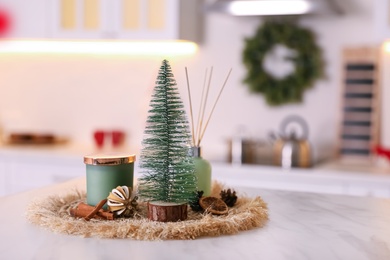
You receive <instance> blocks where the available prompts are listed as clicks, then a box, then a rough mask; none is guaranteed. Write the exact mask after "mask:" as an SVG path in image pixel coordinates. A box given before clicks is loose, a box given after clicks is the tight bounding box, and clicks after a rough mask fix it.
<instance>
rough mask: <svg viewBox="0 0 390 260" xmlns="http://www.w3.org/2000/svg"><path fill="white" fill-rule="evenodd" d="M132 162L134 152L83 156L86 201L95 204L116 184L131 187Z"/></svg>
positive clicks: (133, 160)
mask: <svg viewBox="0 0 390 260" xmlns="http://www.w3.org/2000/svg"><path fill="white" fill-rule="evenodd" d="M134 162H135V155H134V154H116V155H104V154H102V155H89V156H85V157H84V163H85V164H86V171H87V203H88V204H89V205H91V206H95V205H97V204H98V203H99V202H100V201H101V200H103V199H106V198H107V197H108V195H109V193H110V192H111V190H112V189H114V188H116V187H117V186H128V187H133V176H134Z"/></svg>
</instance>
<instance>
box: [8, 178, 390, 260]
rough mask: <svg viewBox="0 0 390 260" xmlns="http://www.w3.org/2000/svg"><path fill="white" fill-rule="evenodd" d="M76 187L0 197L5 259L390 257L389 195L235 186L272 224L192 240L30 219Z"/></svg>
mask: <svg viewBox="0 0 390 260" xmlns="http://www.w3.org/2000/svg"><path fill="white" fill-rule="evenodd" d="M237 176H239V175H237ZM230 187H232V186H230ZM75 188H79V189H84V188H85V179H84V178H79V179H74V180H71V181H69V182H65V183H61V184H57V185H52V186H48V187H45V188H41V189H36V190H32V191H28V192H24V193H20V194H17V195H13V196H6V197H2V198H0V207H1V208H2V209H3V214H0V223H1V232H0V239H1V244H0V259H40V260H41V259H121V258H129V259H130V258H132V259H159V260H161V259H273V260H277V259H289V260H293V259H327V260H328V259H354V260H358V259H370V260H373V259H375V260H377V259H390V217H389V216H390V200H389V199H378V198H360V197H351V196H345V195H327V194H314V193H302V192H294V191H277V190H266V189H260V188H255V187H248V186H246V185H242V186H238V185H237V186H234V188H235V189H236V190H237V191H238V194H240V193H245V194H246V195H247V196H261V197H262V198H263V199H264V200H265V201H266V202H267V203H268V206H269V216H270V220H269V222H268V223H267V224H266V226H265V227H264V228H259V229H254V230H250V231H245V232H241V233H239V234H237V235H231V236H221V237H206V238H200V239H196V240H190V241H157V242H156V241H153V242H151V241H135V240H122V239H97V238H82V237H77V236H72V235H64V234H55V233H52V232H51V231H48V230H45V229H43V228H41V227H38V226H34V225H32V224H29V223H28V222H27V221H26V219H25V216H24V214H25V210H26V207H27V205H28V204H29V203H30V202H31V201H32V200H34V199H38V198H41V199H42V198H45V197H46V196H50V195H53V194H66V193H67V192H69V191H70V190H73V189H75Z"/></svg>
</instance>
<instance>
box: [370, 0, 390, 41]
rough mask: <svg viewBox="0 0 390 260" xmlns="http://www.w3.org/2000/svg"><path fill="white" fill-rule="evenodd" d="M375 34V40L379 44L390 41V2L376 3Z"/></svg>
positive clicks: (381, 1) (387, 0)
mask: <svg viewBox="0 0 390 260" xmlns="http://www.w3.org/2000/svg"><path fill="white" fill-rule="evenodd" d="M373 6H374V15H373V18H374V26H375V29H374V32H375V35H374V36H375V39H376V41H377V42H378V43H382V42H383V41H386V40H390V1H389V0H375V1H374V5H373Z"/></svg>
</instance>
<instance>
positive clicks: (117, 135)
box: [111, 130, 125, 147]
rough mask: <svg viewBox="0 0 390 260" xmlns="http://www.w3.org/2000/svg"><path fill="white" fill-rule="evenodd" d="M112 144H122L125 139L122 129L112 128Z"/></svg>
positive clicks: (114, 145) (115, 145)
mask: <svg viewBox="0 0 390 260" xmlns="http://www.w3.org/2000/svg"><path fill="white" fill-rule="evenodd" d="M111 135H112V146H113V147H117V146H119V145H121V144H123V142H124V140H125V133H124V132H123V131H119V130H113V131H112V133H111Z"/></svg>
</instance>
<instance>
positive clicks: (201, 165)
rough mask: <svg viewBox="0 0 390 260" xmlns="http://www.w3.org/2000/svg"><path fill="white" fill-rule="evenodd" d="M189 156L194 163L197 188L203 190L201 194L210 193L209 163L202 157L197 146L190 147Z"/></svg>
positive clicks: (208, 194)
mask: <svg viewBox="0 0 390 260" xmlns="http://www.w3.org/2000/svg"><path fill="white" fill-rule="evenodd" d="M191 156H192V157H193V158H194V163H195V176H196V178H197V179H198V183H197V184H198V190H199V191H203V196H210V194H211V164H210V163H209V162H208V161H207V160H205V159H203V158H202V156H201V149H200V147H199V146H192V147H191Z"/></svg>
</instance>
